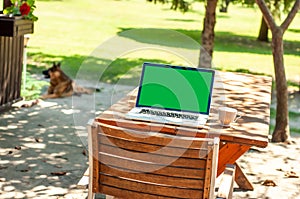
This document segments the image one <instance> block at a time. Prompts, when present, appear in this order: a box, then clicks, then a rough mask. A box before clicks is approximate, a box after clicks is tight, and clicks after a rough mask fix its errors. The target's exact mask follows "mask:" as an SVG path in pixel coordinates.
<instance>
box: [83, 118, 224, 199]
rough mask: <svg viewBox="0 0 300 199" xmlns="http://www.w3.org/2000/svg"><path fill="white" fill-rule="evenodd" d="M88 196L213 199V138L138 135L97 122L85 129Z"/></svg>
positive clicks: (216, 147) (215, 152)
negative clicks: (88, 170) (87, 153)
mask: <svg viewBox="0 0 300 199" xmlns="http://www.w3.org/2000/svg"><path fill="white" fill-rule="evenodd" d="M88 129H89V130H88V133H89V135H88V138H89V139H88V140H89V155H90V156H89V164H90V177H89V195H88V198H94V196H95V193H103V194H106V195H111V196H115V197H118V198H130V199H134V198H149V199H152V198H162V199H163V198H186V199H191V198H213V197H215V196H214V194H215V179H216V172H217V168H216V167H217V162H218V160H217V159H218V150H219V139H218V138H214V139H212V138H194V137H182V136H174V135H166V134H161V133H154V132H153V133H151V132H147V133H144V132H140V131H135V130H128V129H124V128H120V127H116V126H110V125H107V124H102V123H99V122H92V123H91V124H89V128H88Z"/></svg>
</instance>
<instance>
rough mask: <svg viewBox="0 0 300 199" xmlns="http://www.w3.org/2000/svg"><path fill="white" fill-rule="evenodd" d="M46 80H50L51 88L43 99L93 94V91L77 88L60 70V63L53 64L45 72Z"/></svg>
mask: <svg viewBox="0 0 300 199" xmlns="http://www.w3.org/2000/svg"><path fill="white" fill-rule="evenodd" d="M43 75H44V76H45V78H50V86H49V88H48V91H47V93H46V94H44V95H42V96H41V99H48V98H61V97H69V96H72V95H81V94H92V90H90V89H87V88H83V87H80V86H77V85H76V84H75V82H74V81H73V80H72V79H71V78H70V77H68V76H67V75H66V74H65V73H64V72H63V71H62V70H61V68H60V63H57V64H56V63H53V66H52V67H51V68H49V69H48V70H44V71H43Z"/></svg>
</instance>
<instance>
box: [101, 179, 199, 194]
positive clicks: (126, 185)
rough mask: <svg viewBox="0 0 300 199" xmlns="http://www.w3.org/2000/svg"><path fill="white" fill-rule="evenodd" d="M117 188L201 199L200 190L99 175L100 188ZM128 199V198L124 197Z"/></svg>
mask: <svg viewBox="0 0 300 199" xmlns="http://www.w3.org/2000/svg"><path fill="white" fill-rule="evenodd" d="M102 185H105V186H112V187H118V188H119V189H122V190H129V191H133V192H138V193H145V194H150V195H158V196H168V197H174V198H186V199H190V198H201V195H202V190H200V189H187V188H181V187H180V186H177V187H175V186H166V185H165V184H162V183H161V184H155V183H149V182H146V181H134V180H132V179H127V178H121V177H115V176H107V175H101V174H100V186H102ZM126 198H128V196H126Z"/></svg>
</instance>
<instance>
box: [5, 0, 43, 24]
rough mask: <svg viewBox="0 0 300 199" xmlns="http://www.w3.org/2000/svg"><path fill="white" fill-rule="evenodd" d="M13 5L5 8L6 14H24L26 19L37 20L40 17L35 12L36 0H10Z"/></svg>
mask: <svg viewBox="0 0 300 199" xmlns="http://www.w3.org/2000/svg"><path fill="white" fill-rule="evenodd" d="M10 1H11V3H12V6H10V7H8V8H5V10H4V11H3V13H4V14H7V15H12V16H23V17H24V18H25V19H29V20H32V21H37V20H38V17H37V16H35V15H34V14H33V12H34V10H35V8H36V6H35V0H26V1H24V0H10Z"/></svg>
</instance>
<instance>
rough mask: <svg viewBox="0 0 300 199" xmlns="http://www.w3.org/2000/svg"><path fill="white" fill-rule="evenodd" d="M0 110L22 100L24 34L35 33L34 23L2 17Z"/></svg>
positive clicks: (0, 17)
mask: <svg viewBox="0 0 300 199" xmlns="http://www.w3.org/2000/svg"><path fill="white" fill-rule="evenodd" d="M0 27H1V29H0V109H1V108H3V107H5V106H9V105H11V104H12V103H14V102H15V101H18V100H20V99H21V96H20V95H21V94H20V93H21V80H22V66H23V51H24V34H28V33H33V22H32V21H30V20H24V19H22V18H21V17H6V16H0Z"/></svg>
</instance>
